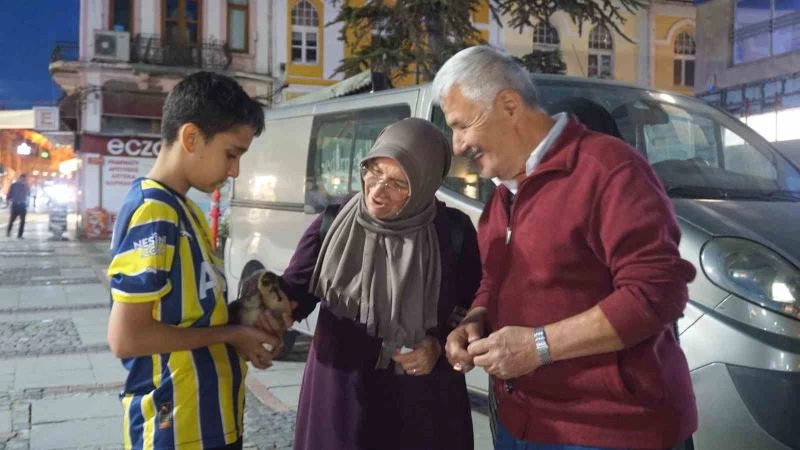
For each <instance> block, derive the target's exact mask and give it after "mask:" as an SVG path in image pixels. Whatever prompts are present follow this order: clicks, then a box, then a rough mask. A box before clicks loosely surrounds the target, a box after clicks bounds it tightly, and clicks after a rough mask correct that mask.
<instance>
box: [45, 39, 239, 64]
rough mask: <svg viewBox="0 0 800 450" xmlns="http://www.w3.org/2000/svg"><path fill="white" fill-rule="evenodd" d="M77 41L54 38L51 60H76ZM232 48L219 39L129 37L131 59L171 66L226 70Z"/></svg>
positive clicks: (138, 61) (131, 60)
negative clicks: (188, 40)
mask: <svg viewBox="0 0 800 450" xmlns="http://www.w3.org/2000/svg"><path fill="white" fill-rule="evenodd" d="M78 51H79V46H78V43H76V42H66V41H57V42H56V43H55V46H54V47H53V50H52V52H51V53H50V62H55V61H78V56H79V53H78ZM231 60H232V57H231V51H230V49H229V48H228V44H227V43H225V42H222V41H211V42H203V43H201V44H199V45H198V44H183V43H176V42H171V41H168V40H167V39H163V38H162V37H160V36H147V35H141V34H137V35H136V36H135V37H132V38H131V51H130V62H131V63H141V64H153V65H157V66H170V67H197V68H202V69H209V70H226V69H227V68H228V66H230V64H231Z"/></svg>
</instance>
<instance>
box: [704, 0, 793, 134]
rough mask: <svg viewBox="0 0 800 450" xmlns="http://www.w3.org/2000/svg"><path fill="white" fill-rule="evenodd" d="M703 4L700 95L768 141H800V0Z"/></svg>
mask: <svg viewBox="0 0 800 450" xmlns="http://www.w3.org/2000/svg"><path fill="white" fill-rule="evenodd" d="M698 3H699V4H698V5H697V23H698V26H697V29H698V34H697V53H698V56H699V57H700V60H699V63H698V66H697V79H698V83H697V84H696V85H695V93H696V95H697V96H698V97H701V98H703V99H705V100H706V101H707V102H709V103H711V104H713V105H715V106H718V107H720V108H722V109H724V110H726V111H728V112H730V113H731V114H733V115H735V116H737V117H740V118H741V119H742V121H744V122H745V123H747V124H748V125H749V126H750V127H751V128H753V129H755V130H756V131H758V132H759V133H760V134H761V135H762V136H764V138H766V139H767V140H768V141H771V142H776V143H779V144H784V143H789V142H795V145H798V144H800V127H798V126H797V123H798V122H800V0H705V1H700V2H698Z"/></svg>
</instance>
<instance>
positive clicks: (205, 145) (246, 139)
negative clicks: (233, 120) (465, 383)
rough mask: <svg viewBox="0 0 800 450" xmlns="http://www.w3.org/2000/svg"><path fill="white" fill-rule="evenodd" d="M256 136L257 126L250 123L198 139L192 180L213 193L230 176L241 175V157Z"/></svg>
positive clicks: (189, 168) (192, 155)
mask: <svg viewBox="0 0 800 450" xmlns="http://www.w3.org/2000/svg"><path fill="white" fill-rule="evenodd" d="M254 136H255V133H254V132H253V129H252V128H250V127H249V126H248V125H237V126H235V127H233V128H231V129H230V130H228V131H223V132H221V133H217V134H215V135H214V137H212V138H211V139H209V140H208V141H205V140H204V139H202V138H200V139H198V140H197V142H195V151H194V152H193V153H190V154H189V155H190V157H189V164H188V165H187V178H188V180H189V184H190V185H191V186H192V187H194V188H195V189H198V190H200V191H203V192H206V193H210V192H213V191H214V190H215V189H219V188H220V187H221V186H222V185H223V184H225V181H227V179H228V177H233V178H236V177H237V176H239V160H240V159H241V158H242V155H243V154H244V153H245V152H246V151H247V149H248V147H250V143H251V142H252V141H253V137H254Z"/></svg>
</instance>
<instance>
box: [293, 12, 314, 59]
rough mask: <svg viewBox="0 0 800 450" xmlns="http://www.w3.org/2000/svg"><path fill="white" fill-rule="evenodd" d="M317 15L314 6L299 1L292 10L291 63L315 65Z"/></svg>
mask: <svg viewBox="0 0 800 450" xmlns="http://www.w3.org/2000/svg"><path fill="white" fill-rule="evenodd" d="M318 32H319V14H318V13H317V9H316V8H314V5H312V4H311V3H309V2H308V1H307V0H300V1H299V2H297V4H296V5H294V8H292V62H293V63H299V64H317V48H318V46H317V42H318V41H317V38H318V36H317V33H318Z"/></svg>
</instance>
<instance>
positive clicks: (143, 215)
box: [108, 199, 180, 303]
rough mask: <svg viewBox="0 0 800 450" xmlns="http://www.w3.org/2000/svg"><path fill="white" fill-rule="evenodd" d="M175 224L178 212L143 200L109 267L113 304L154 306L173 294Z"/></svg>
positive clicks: (175, 244) (155, 202) (164, 204)
mask: <svg viewBox="0 0 800 450" xmlns="http://www.w3.org/2000/svg"><path fill="white" fill-rule="evenodd" d="M178 223H179V222H178V213H177V211H175V209H174V208H173V207H172V206H170V205H168V204H166V203H163V202H160V201H158V200H153V199H145V200H144V202H143V203H142V204H141V205H140V206H139V207H138V208H137V209H136V210H135V211H134V212H133V214H132V215H131V220H130V221H129V223H128V226H127V228H126V229H125V231H124V233H125V235H124V236H123V237H122V238H121V239H120V240H119V243H118V244H117V246H116V248H115V249H114V250H113V254H112V256H113V258H112V260H111V264H110V265H109V267H108V276H109V278H110V280H111V281H110V287H111V298H112V299H113V300H114V301H115V302H122V303H145V302H155V301H159V300H161V298H162V297H164V296H165V295H167V294H168V293H169V292H170V291H171V290H172V284H171V282H170V276H169V275H170V271H171V268H172V263H173V260H174V257H175V251H176V248H177V246H178V239H179V235H180V233H179V229H178Z"/></svg>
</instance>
